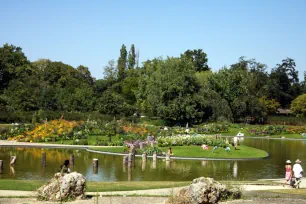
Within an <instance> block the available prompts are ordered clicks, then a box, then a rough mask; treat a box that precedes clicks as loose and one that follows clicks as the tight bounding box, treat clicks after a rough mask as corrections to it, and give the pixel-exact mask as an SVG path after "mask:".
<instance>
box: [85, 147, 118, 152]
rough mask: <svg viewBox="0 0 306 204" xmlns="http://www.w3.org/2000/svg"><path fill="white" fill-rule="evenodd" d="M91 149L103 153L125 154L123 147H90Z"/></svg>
mask: <svg viewBox="0 0 306 204" xmlns="http://www.w3.org/2000/svg"><path fill="white" fill-rule="evenodd" d="M89 149H91V150H97V151H101V152H114V153H123V147H90V148H89Z"/></svg>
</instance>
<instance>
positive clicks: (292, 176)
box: [283, 159, 303, 188]
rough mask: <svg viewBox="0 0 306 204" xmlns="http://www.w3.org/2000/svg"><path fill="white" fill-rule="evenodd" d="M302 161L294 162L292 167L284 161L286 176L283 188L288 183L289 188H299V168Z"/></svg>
mask: <svg viewBox="0 0 306 204" xmlns="http://www.w3.org/2000/svg"><path fill="white" fill-rule="evenodd" d="M301 163H302V161H301V160H299V159H297V160H296V161H295V164H294V165H293V167H292V166H291V161H290V160H287V161H286V165H285V168H286V175H285V179H286V180H285V182H284V184H283V185H284V186H285V184H287V183H288V182H289V184H290V186H292V187H294V188H296V187H297V188H298V187H299V183H300V182H301V179H302V177H303V168H302V166H301Z"/></svg>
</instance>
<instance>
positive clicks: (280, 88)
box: [268, 58, 301, 108]
mask: <svg viewBox="0 0 306 204" xmlns="http://www.w3.org/2000/svg"><path fill="white" fill-rule="evenodd" d="M295 67H296V64H295V62H294V60H293V59H291V58H287V59H284V60H282V63H281V64H278V65H276V67H275V68H274V69H272V71H271V74H270V80H269V85H268V89H269V91H268V94H269V95H268V97H269V98H274V99H276V100H277V101H279V102H280V104H281V106H282V107H284V108H286V107H288V106H289V105H290V103H291V101H292V100H293V99H294V98H295V97H296V96H297V95H299V94H300V93H301V87H300V84H299V83H298V82H299V79H298V72H297V71H296V70H295Z"/></svg>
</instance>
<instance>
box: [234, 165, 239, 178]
mask: <svg viewBox="0 0 306 204" xmlns="http://www.w3.org/2000/svg"><path fill="white" fill-rule="evenodd" d="M237 175H238V162H237V161H235V162H234V166H233V177H234V178H237Z"/></svg>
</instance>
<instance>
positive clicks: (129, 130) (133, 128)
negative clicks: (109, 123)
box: [121, 125, 148, 136]
mask: <svg viewBox="0 0 306 204" xmlns="http://www.w3.org/2000/svg"><path fill="white" fill-rule="evenodd" d="M121 128H122V130H123V132H124V133H126V134H137V135H141V136H145V135H147V134H148V130H147V129H146V128H145V127H141V126H138V125H123V126H122V127H121Z"/></svg>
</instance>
